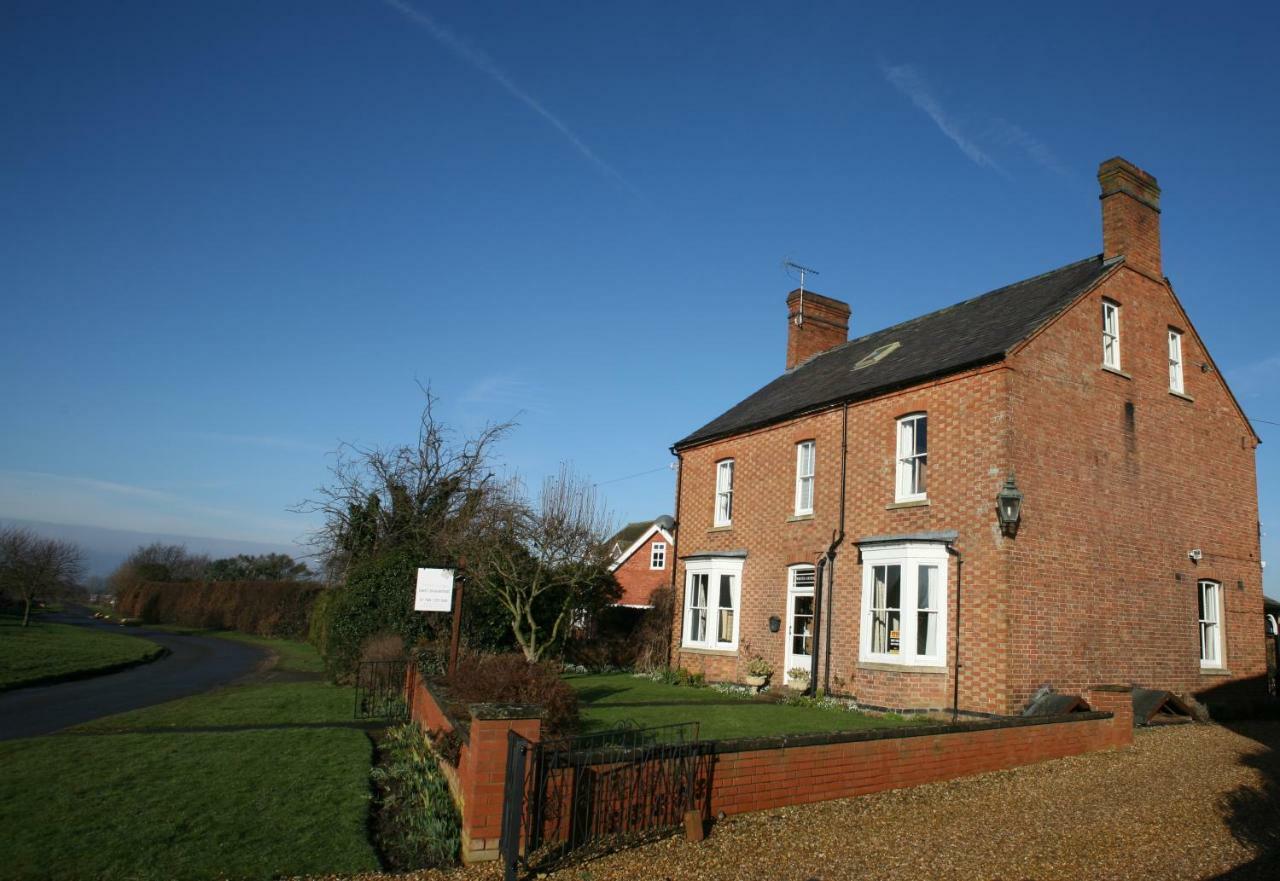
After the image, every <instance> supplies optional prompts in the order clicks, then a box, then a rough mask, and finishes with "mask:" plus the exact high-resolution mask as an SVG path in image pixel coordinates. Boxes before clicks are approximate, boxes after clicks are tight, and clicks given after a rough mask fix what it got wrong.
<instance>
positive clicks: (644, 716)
mask: <svg viewBox="0 0 1280 881" xmlns="http://www.w3.org/2000/svg"><path fill="white" fill-rule="evenodd" d="M566 681H568V683H569V684H570V685H572V686H573V687H574V689H575V690H576V691H577V692H578V699H579V701H580V704H579V710H580V713H581V717H582V723H583V724H582V731H583V732H584V733H588V734H589V733H592V732H595V731H602V730H605V729H607V728H611V727H613V726H615V725H617V724H619V723H621V722H628V723H635V724H636V725H639V726H640V727H642V728H648V727H650V726H656V725H672V724H676V723H678V722H698V723H700V724H699V727H698V733H699V736H700V737H702V738H703V739H705V740H722V739H728V738H736V737H767V736H770V735H776V734H809V733H814V732H822V731H850V730H858V729H864V728H887V727H893V726H900V725H910V724H914V723H915V720H910V719H904V718H903V717H902V716H896V715H892V714H887V715H869V714H866V713H856V712H850V711H848V710H843V709H828V708H824V707H789V706H786V705H785V704H778V703H770V702H767V701H763V700H753V699H751V698H748V697H737V696H734V695H729V694H724V693H723V692H719V691H715V690H713V689H710V688H691V687H688V686H675V685H663V684H662V683H660V682H652V681H650V680H648V679H639V678H636V677H634V676H632V675H631V674H629V673H607V674H600V675H579V676H568V677H566Z"/></svg>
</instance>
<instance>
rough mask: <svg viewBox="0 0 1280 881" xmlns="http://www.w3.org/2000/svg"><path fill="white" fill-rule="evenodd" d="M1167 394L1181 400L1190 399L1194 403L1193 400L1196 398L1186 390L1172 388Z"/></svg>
mask: <svg viewBox="0 0 1280 881" xmlns="http://www.w3.org/2000/svg"><path fill="white" fill-rule="evenodd" d="M1169 394H1171V395H1173V396H1174V397H1175V398H1182V400H1184V401H1190V402H1191V403H1193V404H1194V403H1195V400H1196V399H1195V398H1193V397H1191V395H1189V394H1187V393H1186V392H1175V391H1174V390H1173V389H1169Z"/></svg>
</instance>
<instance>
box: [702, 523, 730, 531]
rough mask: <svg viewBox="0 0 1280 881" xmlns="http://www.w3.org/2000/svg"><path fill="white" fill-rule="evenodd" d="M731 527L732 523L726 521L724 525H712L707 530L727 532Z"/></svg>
mask: <svg viewBox="0 0 1280 881" xmlns="http://www.w3.org/2000/svg"><path fill="white" fill-rule="evenodd" d="M732 529H733V524H732V523H726V524H725V525H724V526H713V527H711V528H710V529H708V530H707V532H729V531H731V530H732Z"/></svg>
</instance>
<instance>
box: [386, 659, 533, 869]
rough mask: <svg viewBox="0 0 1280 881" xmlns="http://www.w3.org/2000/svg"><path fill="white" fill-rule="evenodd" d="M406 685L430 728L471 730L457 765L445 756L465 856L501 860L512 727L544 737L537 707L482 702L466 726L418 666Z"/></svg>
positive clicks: (415, 716)
mask: <svg viewBox="0 0 1280 881" xmlns="http://www.w3.org/2000/svg"><path fill="white" fill-rule="evenodd" d="M405 687H406V690H407V691H408V693H409V705H410V718H411V719H412V720H413V721H414V722H417V723H418V725H419V726H421V728H422V729H423V730H424V731H429V732H437V731H458V732H459V734H463V735H464V736H465V737H464V741H463V744H462V750H461V752H460V753H459V756H458V764H457V766H456V767H455V766H452V765H450V764H449V763H448V762H446V761H444V760H443V759H442V760H441V762H440V764H441V768H442V770H443V771H444V773H445V777H446V778H447V779H448V781H449V789H450V791H452V793H453V797H454V800H455V801H456V802H457V804H458V809H459V812H460V813H461V815H462V861H463V862H465V863H475V862H483V861H487V860H496V859H497V858H498V837H499V835H501V833H502V798H503V790H504V784H505V781H506V774H507V740H508V738H507V732H509V731H514V732H516V733H517V734H519V735H521V736H522V737H524V738H526V739H528V740H533V741H536V740H538V739H539V738H540V737H541V736H542V734H541V732H542V723H541V720H540V719H539V717H538V716H539V713H538V711H537V709H536V708H528V707H523V708H520V707H517V708H513V707H489V706H484V705H476V706H473V707H472V708H471V720H470V723H469V724H468V725H466V726H465V730H464V726H461V725H458V724H457V723H456V722H455V721H454V720H452V719H450V717H449V714H448V713H446V712H445V710H444V707H443V706H441V704H440V701H439V700H438V699H437V698H436V696H435V695H434V694H432V692H431V690H430V689H429V688H428V687H427V685H426V683H425V682H423V681H422V678H421V677H420V676H419V674H418V671H417V670H416V669H412V668H411V669H410V670H409V673H408V677H407V681H406V683H405Z"/></svg>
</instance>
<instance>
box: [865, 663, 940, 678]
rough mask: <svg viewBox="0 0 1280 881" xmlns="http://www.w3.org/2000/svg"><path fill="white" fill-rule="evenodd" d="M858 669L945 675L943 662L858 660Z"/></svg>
mask: <svg viewBox="0 0 1280 881" xmlns="http://www.w3.org/2000/svg"><path fill="white" fill-rule="evenodd" d="M858 669H860V670H885V671H887V672H890V673H923V674H924V675H926V676H946V675H947V667H946V665H945V664H943V665H934V664H895V663H892V662H889V661H858Z"/></svg>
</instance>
